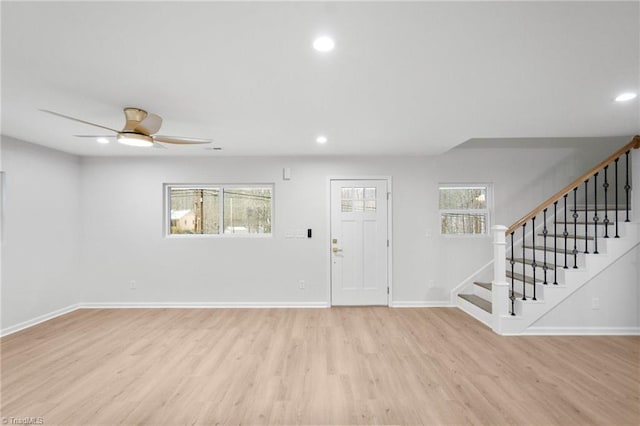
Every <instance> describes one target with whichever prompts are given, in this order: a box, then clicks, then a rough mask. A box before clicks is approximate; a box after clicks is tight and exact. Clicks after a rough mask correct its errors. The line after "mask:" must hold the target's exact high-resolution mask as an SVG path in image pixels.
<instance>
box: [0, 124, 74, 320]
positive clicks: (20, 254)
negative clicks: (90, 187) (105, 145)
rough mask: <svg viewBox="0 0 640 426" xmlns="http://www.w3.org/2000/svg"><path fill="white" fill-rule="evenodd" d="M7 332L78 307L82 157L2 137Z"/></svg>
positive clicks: (3, 285)
mask: <svg viewBox="0 0 640 426" xmlns="http://www.w3.org/2000/svg"><path fill="white" fill-rule="evenodd" d="M2 170H3V171H4V172H5V173H6V175H5V179H6V186H5V189H6V192H5V203H4V223H3V242H2V294H1V295H2V302H1V306H2V314H1V322H2V324H1V325H2V327H1V328H2V329H3V330H6V329H8V328H11V327H14V326H16V325H18V324H20V323H23V322H25V321H30V320H33V319H34V318H37V317H39V316H41V315H46V314H49V313H51V312H53V311H56V310H58V309H62V308H65V307H68V306H70V305H73V304H76V303H77V302H78V290H79V287H78V275H79V272H80V271H79V247H80V246H79V231H80V222H81V220H80V211H79V207H80V203H79V195H80V191H79V181H80V180H79V179H80V160H79V158H78V157H76V156H73V155H69V154H64V153H62V152H59V151H54V150H52V149H48V148H44V147H41V146H38V145H33V144H29V143H26V142H22V141H18V140H15V139H12V138H9V137H6V136H2Z"/></svg>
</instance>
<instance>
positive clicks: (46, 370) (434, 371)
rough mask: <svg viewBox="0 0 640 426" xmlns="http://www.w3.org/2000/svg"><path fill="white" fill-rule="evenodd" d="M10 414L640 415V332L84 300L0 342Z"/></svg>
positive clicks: (221, 420) (155, 418) (612, 420)
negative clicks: (90, 304)
mask: <svg viewBox="0 0 640 426" xmlns="http://www.w3.org/2000/svg"><path fill="white" fill-rule="evenodd" d="M0 355H1V356H2V360H1V366H2V371H1V376H0V378H1V381H2V383H1V390H2V397H1V401H0V402H1V404H0V413H1V415H2V416H4V417H11V416H13V417H40V416H41V417H43V418H44V421H45V424H46V425H53V424H60V425H71V424H78V425H84V424H96V425H107V424H109V425H111V424H126V425H129V424H152V425H182V424H194V425H195V424H203V425H204V424H252V425H266V424H287V425H288V424H326V425H338V424H354V425H370V424H385V425H388V424H406V425H419V424H424V425H435V424H456V425H458V424H491V425H524V424H532V425H550V424H557V425H572V424H576V425H578V424H579V425H584V424H594V425H609V424H616V425H626V424H629V425H637V424H640V338H638V337H604V336H601V337H598V336H589V337H575V336H571V337H540V336H527V337H500V336H497V335H495V334H494V333H493V332H492V331H491V330H490V329H488V328H487V327H485V326H484V325H482V324H480V323H478V322H477V321H475V320H474V319H472V318H470V317H468V316H467V315H466V314H464V313H463V312H461V311H459V310H457V309H454V308H430V309H388V308H383V307H364V308H342V307H341V308H332V309H84V310H79V311H75V312H73V313H70V314H68V315H64V316H62V317H59V318H56V319H53V320H51V321H47V322H45V323H42V324H39V325H37V326H35V327H32V328H30V329H27V330H24V331H21V332H18V333H15V334H13V335H10V336H7V337H5V338H2V339H0Z"/></svg>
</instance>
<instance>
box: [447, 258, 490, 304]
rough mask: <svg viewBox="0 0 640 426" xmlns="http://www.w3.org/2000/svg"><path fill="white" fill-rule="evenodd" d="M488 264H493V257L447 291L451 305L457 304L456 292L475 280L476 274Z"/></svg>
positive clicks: (488, 265) (482, 270)
mask: <svg viewBox="0 0 640 426" xmlns="http://www.w3.org/2000/svg"><path fill="white" fill-rule="evenodd" d="M490 266H493V259H492V260H490V261H489V262H487V263H486V264H485V265H484V266H481V267H480V268H478V269H477V270H476V271H475V272H473V273H472V274H471V275H469V276H468V277H467V278H465V279H464V280H462V282H460V284H458V285H457V286H455V287H454V288H453V290H451V291H450V292H449V293H450V295H451V302H450V303H451V305H452V306H457V304H456V303H455V302H456V300H457V298H458V294H459V293H460V292H461V291H462V290H463V289H464V288H465V287H467V286H468V285H470V284H472V283H473V282H474V281H475V280H476V277H477V276H478V275H480V274H481V273H482V272H484V271H485V270H486V269H487V268H489V267H490ZM487 281H489V280H487Z"/></svg>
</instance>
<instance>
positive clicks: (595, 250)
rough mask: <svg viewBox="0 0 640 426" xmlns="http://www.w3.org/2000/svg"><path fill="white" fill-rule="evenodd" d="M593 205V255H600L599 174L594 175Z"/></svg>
mask: <svg viewBox="0 0 640 426" xmlns="http://www.w3.org/2000/svg"><path fill="white" fill-rule="evenodd" d="M593 205H594V209H595V213H594V215H593V254H598V222H599V221H600V218H598V173H596V174H595V175H593Z"/></svg>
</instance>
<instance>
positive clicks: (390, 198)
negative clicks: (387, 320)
mask: <svg viewBox="0 0 640 426" xmlns="http://www.w3.org/2000/svg"><path fill="white" fill-rule="evenodd" d="M333 180H386V181H387V194H388V198H387V240H388V241H389V243H388V246H387V287H388V288H389V291H388V292H387V306H389V307H391V301H392V300H393V176H329V177H328V178H327V197H328V198H327V212H328V215H329V216H328V218H329V226H328V227H327V228H328V230H327V250H326V253H327V254H326V262H325V264H326V265H327V267H328V277H329V280H328V289H329V290H328V292H327V303H328V304H329V306H332V305H331V181H333Z"/></svg>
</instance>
